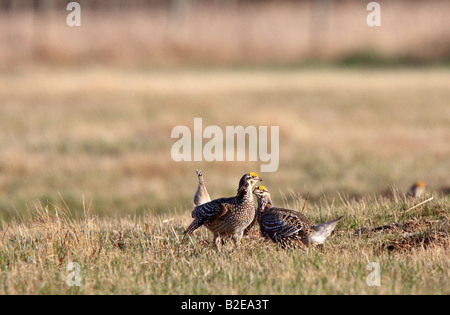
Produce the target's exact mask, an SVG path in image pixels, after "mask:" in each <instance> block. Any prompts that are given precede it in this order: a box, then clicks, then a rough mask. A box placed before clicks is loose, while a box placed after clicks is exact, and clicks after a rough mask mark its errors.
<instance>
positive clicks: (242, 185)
mask: <svg viewBox="0 0 450 315" xmlns="http://www.w3.org/2000/svg"><path fill="white" fill-rule="evenodd" d="M258 181H262V178H261V177H259V176H258V174H256V173H254V172H251V173H247V174H244V175H243V176H242V177H241V180H240V181H239V188H238V193H241V192H242V191H244V190H245V189H248V188H250V189H251V188H252V187H253V185H255V184H256V183H257V182H258Z"/></svg>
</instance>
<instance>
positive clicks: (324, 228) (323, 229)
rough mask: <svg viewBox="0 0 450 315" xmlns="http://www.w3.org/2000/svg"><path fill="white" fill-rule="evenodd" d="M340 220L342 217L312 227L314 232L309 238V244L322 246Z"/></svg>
mask: <svg viewBox="0 0 450 315" xmlns="http://www.w3.org/2000/svg"><path fill="white" fill-rule="evenodd" d="M340 219H342V216H341V217H339V218H337V219H336V220H333V221H330V222H325V223H322V224H318V225H315V226H313V229H314V232H313V233H311V235H310V236H309V242H310V243H311V244H312V245H315V244H322V243H323V242H324V241H325V240H326V239H327V237H328V236H330V234H331V232H333V230H334V228H335V227H336V225H337V224H338V221H339V220H340Z"/></svg>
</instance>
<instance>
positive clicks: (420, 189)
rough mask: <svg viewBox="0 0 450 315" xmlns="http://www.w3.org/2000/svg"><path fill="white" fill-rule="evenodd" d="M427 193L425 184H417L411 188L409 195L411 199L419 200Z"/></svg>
mask: <svg viewBox="0 0 450 315" xmlns="http://www.w3.org/2000/svg"><path fill="white" fill-rule="evenodd" d="M424 192H425V183H424V182H416V183H414V185H412V186H411V188H410V189H409V191H408V193H407V195H408V196H410V197H414V198H418V197H420V196H422V195H423V194H424Z"/></svg>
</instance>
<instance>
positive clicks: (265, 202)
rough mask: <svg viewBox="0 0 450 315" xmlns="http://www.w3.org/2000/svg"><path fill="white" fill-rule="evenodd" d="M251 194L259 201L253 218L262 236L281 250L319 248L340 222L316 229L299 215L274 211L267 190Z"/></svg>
mask: <svg viewBox="0 0 450 315" xmlns="http://www.w3.org/2000/svg"><path fill="white" fill-rule="evenodd" d="M253 193H254V194H255V195H256V197H257V198H258V209H257V210H256V217H257V219H258V223H259V227H260V230H261V234H262V236H263V237H265V238H268V239H270V240H272V241H273V242H274V243H277V244H280V245H281V247H282V248H299V247H304V245H318V244H322V243H323V242H324V241H325V239H326V238H327V237H328V236H330V234H331V232H333V230H334V228H335V227H336V225H337V223H338V221H339V220H340V219H341V218H342V217H339V218H338V219H336V220H333V221H330V222H326V223H322V224H318V225H317V224H316V223H314V222H313V221H311V220H310V219H309V218H307V217H306V216H304V215H303V214H301V213H300V212H297V211H294V210H289V209H282V208H276V207H273V206H272V200H271V198H270V193H269V190H268V189H267V188H266V187H264V186H258V187H256V188H255V190H254V191H253Z"/></svg>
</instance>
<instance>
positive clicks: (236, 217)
mask: <svg viewBox="0 0 450 315" xmlns="http://www.w3.org/2000/svg"><path fill="white" fill-rule="evenodd" d="M258 181H262V179H261V178H260V177H259V176H258V174H256V173H247V174H244V175H243V176H242V178H241V180H240V181H239V188H238V190H237V194H236V196H234V197H228V198H219V199H215V200H212V201H210V202H207V203H204V204H201V205H199V206H197V207H195V208H194V210H193V211H192V217H193V218H194V221H192V223H191V224H190V225H189V227H188V228H187V229H186V231H185V232H184V234H185V236H186V235H190V234H191V233H192V232H194V231H195V230H196V229H198V228H199V227H200V226H202V225H205V227H206V228H207V229H208V230H210V231H211V232H212V233H213V235H214V244H215V246H216V247H217V248H219V246H220V245H221V238H222V237H225V236H231V237H232V239H233V241H234V243H235V244H236V245H239V244H240V241H241V239H242V236H243V234H244V231H245V230H246V229H247V228H248V227H249V226H250V225H251V224H252V222H253V220H254V219H255V212H256V207H255V204H254V202H253V196H252V187H253V185H254V184H256V183H257V182H258Z"/></svg>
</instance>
